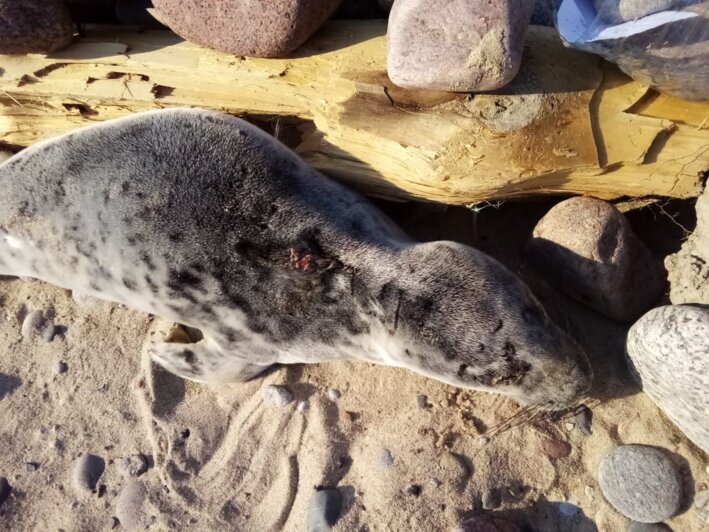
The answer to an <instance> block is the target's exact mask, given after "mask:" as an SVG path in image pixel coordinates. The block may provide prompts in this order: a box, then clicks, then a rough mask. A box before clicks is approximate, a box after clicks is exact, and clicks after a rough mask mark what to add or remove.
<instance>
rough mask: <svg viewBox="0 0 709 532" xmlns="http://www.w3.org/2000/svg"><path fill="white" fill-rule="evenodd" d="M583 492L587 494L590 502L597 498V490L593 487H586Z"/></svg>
mask: <svg viewBox="0 0 709 532" xmlns="http://www.w3.org/2000/svg"><path fill="white" fill-rule="evenodd" d="M583 492H584V493H585V494H586V497H588V499H589V500H593V498H594V497H595V496H596V490H595V489H593V487H591V486H585V487H584V488H583Z"/></svg>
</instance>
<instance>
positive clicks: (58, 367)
mask: <svg viewBox="0 0 709 532" xmlns="http://www.w3.org/2000/svg"><path fill="white" fill-rule="evenodd" d="M52 369H53V371H54V374H55V375H61V374H62V373H66V372H67V371H69V366H68V365H67V363H66V362H64V361H63V360H60V361H59V362H57V363H56V364H54V366H53V368H52Z"/></svg>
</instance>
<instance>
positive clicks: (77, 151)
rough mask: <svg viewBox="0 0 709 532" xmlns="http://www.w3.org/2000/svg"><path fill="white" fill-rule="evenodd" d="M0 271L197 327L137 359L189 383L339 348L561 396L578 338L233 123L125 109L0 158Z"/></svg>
mask: <svg viewBox="0 0 709 532" xmlns="http://www.w3.org/2000/svg"><path fill="white" fill-rule="evenodd" d="M0 187H1V188H2V191H3V193H2V195H0V274H4V275H13V276H30V277H36V278H39V279H42V280H45V281H48V282H50V283H53V284H56V285H59V286H62V287H65V288H68V289H71V290H75V291H78V292H80V293H84V294H87V295H91V296H95V297H100V298H103V299H108V300H111V301H115V302H119V303H123V304H125V305H127V306H130V307H133V308H135V309H138V310H141V311H144V312H149V313H154V314H157V315H160V316H163V317H165V318H168V319H171V320H175V321H177V322H180V323H183V324H186V325H188V326H190V327H194V328H197V329H199V330H200V331H202V333H203V335H204V338H203V339H202V340H200V341H199V342H197V343H194V344H177V343H164V344H159V345H157V346H156V347H155V348H154V350H153V353H152V355H153V357H154V359H155V360H156V361H157V362H158V363H159V364H161V365H163V366H164V367H165V368H167V369H168V370H169V371H172V372H174V373H176V374H177V375H180V376H182V377H185V378H188V379H193V380H196V381H201V382H214V381H228V380H246V379H249V378H251V377H253V376H255V375H257V374H259V373H260V372H261V371H263V370H264V369H265V368H267V367H269V366H270V365H272V364H274V363H284V364H290V363H314V362H323V361H330V360H337V359H350V360H353V359H357V360H365V361H369V362H374V363H379V364H386V365H390V366H398V367H405V368H408V369H410V370H413V371H415V372H418V373H421V374H423V375H425V376H428V377H432V378H434V379H438V380H440V381H443V382H446V383H449V384H452V385H454V386H458V387H463V388H472V389H480V390H487V391H495V392H499V393H503V394H507V395H509V396H512V397H513V398H515V399H517V400H518V401H519V402H522V403H524V404H535V405H546V406H548V407H549V408H557V407H558V408H561V407H564V406H566V405H568V404H569V403H572V402H574V400H576V399H578V398H579V396H580V395H581V394H583V393H585V392H586V391H587V390H588V388H589V385H590V380H591V369H590V366H589V363H588V360H587V358H586V356H585V354H584V352H583V351H582V350H581V348H580V347H579V346H578V345H577V344H576V343H575V342H574V341H573V340H572V339H571V338H570V337H568V336H567V335H566V334H565V333H564V332H562V331H561V330H560V329H559V328H558V327H557V326H556V325H554V323H552V322H551V321H550V320H549V318H548V317H547V315H546V313H545V311H544V310H543V308H542V307H541V305H540V304H539V303H538V302H537V300H536V299H535V298H534V297H533V296H532V294H531V293H530V291H529V289H528V288H527V287H526V286H525V285H524V284H523V283H522V282H521V281H520V280H519V279H518V278H517V277H516V276H514V275H513V274H512V273H511V272H509V271H508V270H507V269H506V268H505V267H503V266H502V265H501V264H499V263H498V262H496V261H495V260H493V259H492V258H490V257H488V256H486V255H485V254H483V253H481V252H479V251H477V250H475V249H473V248H470V247H467V246H464V245H461V244H457V243H454V242H443V241H442V242H432V243H425V244H422V243H417V242H415V241H413V240H412V239H410V238H409V237H407V236H406V235H405V234H404V233H403V232H402V231H401V230H400V229H398V228H397V227H396V226H395V224H394V223H393V222H392V221H390V220H389V219H388V218H387V217H386V216H385V215H384V214H383V213H381V212H380V211H379V210H378V209H377V208H376V207H374V206H373V205H372V204H371V203H369V202H368V201H367V200H366V199H365V198H363V197H362V196H360V195H358V194H356V193H355V192H352V191H350V190H348V189H346V188H345V187H343V186H341V185H339V184H337V183H335V182H332V181H330V180H328V179H327V178H326V177H325V176H323V175H322V174H320V173H318V172H317V171H316V170H314V169H312V168H310V167H308V166H307V165H305V164H304V163H303V162H302V161H301V160H300V159H299V158H298V157H297V156H296V155H295V154H293V153H292V152H291V151H290V150H288V149H287V148H286V147H284V146H283V145H282V144H280V143H279V142H278V141H277V140H275V139H273V138H272V137H270V136H268V135H267V134H265V133H264V132H262V131H261V130H259V129H258V128H256V127H254V126H252V125H250V124H248V123H247V122H244V121H243V120H240V119H237V118H234V117H231V116H228V115H223V114H219V113H215V112H209V111H203V110H188V109H174V110H162V111H152V112H147V113H141V114H136V115H133V116H130V117H128V118H122V119H118V120H113V121H109V122H105V123H102V124H98V125H94V126H91V127H87V128H85V129H81V130H79V131H76V132H74V133H70V134H67V135H64V136H62V137H59V138H57V139H54V140H50V141H46V142H42V143H39V144H37V145H34V146H32V147H30V148H28V149H26V150H24V151H22V152H21V153H19V154H17V155H15V156H14V157H12V158H10V159H9V160H7V161H6V162H4V163H3V164H2V165H0Z"/></svg>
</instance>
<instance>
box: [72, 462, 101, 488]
mask: <svg viewBox="0 0 709 532" xmlns="http://www.w3.org/2000/svg"><path fill="white" fill-rule="evenodd" d="M104 469H106V462H105V461H104V459H103V458H101V457H99V456H96V455H93V454H84V455H82V456H81V457H80V458H79V459H78V460H77V461H76V464H75V465H74V484H75V485H76V487H77V488H78V489H79V491H94V490H95V489H96V483H97V482H98V479H100V478H101V475H103V471H104Z"/></svg>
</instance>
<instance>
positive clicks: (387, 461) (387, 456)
mask: <svg viewBox="0 0 709 532" xmlns="http://www.w3.org/2000/svg"><path fill="white" fill-rule="evenodd" d="M382 464H384V465H385V466H386V467H390V466H392V465H394V456H393V455H392V454H391V451H390V450H389V449H384V451H383V452H382Z"/></svg>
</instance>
